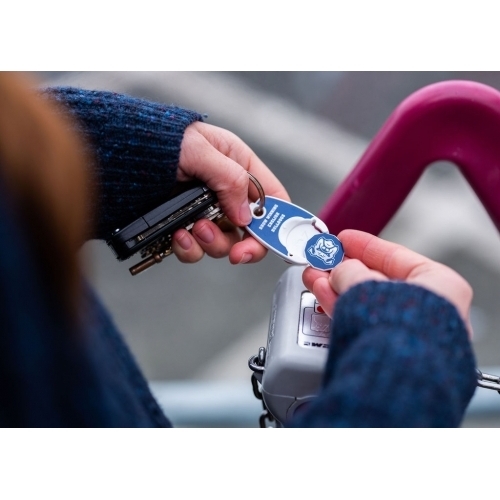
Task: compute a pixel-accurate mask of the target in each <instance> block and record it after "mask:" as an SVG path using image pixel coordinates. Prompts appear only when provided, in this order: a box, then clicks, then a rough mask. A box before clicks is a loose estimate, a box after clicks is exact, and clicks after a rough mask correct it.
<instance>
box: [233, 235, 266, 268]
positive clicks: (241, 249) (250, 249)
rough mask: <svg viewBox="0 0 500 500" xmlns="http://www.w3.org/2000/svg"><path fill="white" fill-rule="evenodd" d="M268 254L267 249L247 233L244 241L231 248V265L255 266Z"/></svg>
mask: <svg viewBox="0 0 500 500" xmlns="http://www.w3.org/2000/svg"><path fill="white" fill-rule="evenodd" d="M266 254H267V249H266V248H264V247H263V246H262V245H261V244H260V243H259V242H258V241H256V240H254V239H253V238H252V237H251V236H250V235H249V234H248V233H245V235H244V236H243V239H242V240H241V241H240V242H238V243H236V244H235V245H234V246H233V248H231V251H230V252H229V262H231V264H253V263H255V262H259V261H261V260H262V259H263V258H264V257H265V256H266Z"/></svg>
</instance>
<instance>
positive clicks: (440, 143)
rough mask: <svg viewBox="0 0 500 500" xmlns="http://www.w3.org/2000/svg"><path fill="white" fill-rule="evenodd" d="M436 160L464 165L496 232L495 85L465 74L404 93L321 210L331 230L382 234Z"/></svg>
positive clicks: (498, 132)
mask: <svg viewBox="0 0 500 500" xmlns="http://www.w3.org/2000/svg"><path fill="white" fill-rule="evenodd" d="M436 161H449V162H452V163H454V164H455V165H456V166H457V167H458V168H459V169H460V170H461V172H462V174H463V175H464V177H465V179H466V180H467V181H468V182H469V184H470V185H471V187H472V188H473V190H474V191H475V193H476V194H477V196H478V197H479V199H480V201H481V202H482V204H483V205H484V207H485V209H486V210H487V212H488V214H489V215H490V217H491V219H492V220H493V222H494V223H495V225H496V227H497V229H498V230H499V231H500V92H498V91H497V90H495V89H493V88H491V87H488V86H486V85H483V84H480V83H476V82H469V81H447V82H441V83H436V84H433V85H429V86H427V87H424V88H423V89H421V90H419V91H417V92H415V93H413V94H412V95H410V96H409V97H408V98H407V99H405V100H404V101H403V102H402V103H401V104H400V105H399V106H398V107H397V108H396V109H395V110H394V112H393V113H392V114H391V115H390V117H389V118H388V120H387V121H386V122H385V124H384V125H383V127H382V128H381V129H380V131H379V132H378V133H377V135H376V136H375V137H374V139H373V140H372V142H371V143H370V145H369V146H368V148H367V150H366V151H365V153H364V154H363V156H362V157H361V159H360V160H359V162H358V164H357V165H356V166H355V167H354V169H353V170H352V171H351V173H350V174H349V175H348V176H347V177H346V178H345V180H344V181H343V182H342V183H341V184H340V185H339V187H338V188H337V189H336V190H335V191H334V192H333V194H332V196H331V197H330V199H329V200H328V201H327V203H326V204H325V206H324V207H323V209H322V210H321V211H320V213H319V217H320V219H322V220H323V221H324V222H325V223H326V225H327V226H328V228H329V230H330V232H331V233H333V234H337V233H339V232H340V231H341V230H342V229H346V228H350V229H359V230H363V231H367V232H369V233H372V234H379V233H380V231H382V229H383V228H384V227H385V225H386V224H387V223H388V222H389V221H390V219H391V218H392V216H393V215H394V214H395V213H396V211H397V210H398V208H399V207H400V206H401V204H402V203H403V201H404V200H405V198H406V196H407V195H408V194H409V193H410V191H411V189H412V188H413V187H414V185H415V184H416V182H417V181H418V179H419V178H420V176H421V175H422V173H423V171H424V170H425V169H426V168H427V167H428V166H429V165H430V164H431V163H434V162H436Z"/></svg>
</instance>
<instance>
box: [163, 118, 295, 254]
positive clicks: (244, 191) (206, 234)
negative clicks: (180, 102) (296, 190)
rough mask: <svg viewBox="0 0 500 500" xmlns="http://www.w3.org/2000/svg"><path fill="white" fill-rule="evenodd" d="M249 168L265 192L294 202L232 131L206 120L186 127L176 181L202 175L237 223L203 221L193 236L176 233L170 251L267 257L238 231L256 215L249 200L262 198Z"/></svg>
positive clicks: (247, 236) (232, 221)
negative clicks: (223, 227)
mask: <svg viewBox="0 0 500 500" xmlns="http://www.w3.org/2000/svg"><path fill="white" fill-rule="evenodd" d="M247 172H250V173H252V174H253V175H254V176H255V177H256V178H257V180H258V181H259V182H260V183H261V185H262V187H263V188H264V192H265V194H266V195H269V196H275V197H277V198H281V199H284V200H290V197H289V196H288V193H287V192H286V190H285V188H284V187H283V185H282V184H281V183H280V182H279V181H278V179H277V178H276V177H275V176H274V174H273V173H272V172H271V171H270V170H269V169H268V168H267V167H266V165H264V163H263V162H262V161H261V160H260V159H259V158H258V157H257V156H256V154H255V153H254V152H253V151H252V150H251V149H250V148H249V147H248V146H247V145H246V144H245V143H244V142H243V141H242V140H241V139H240V138H239V137H237V136H236V135H234V134H233V133H232V132H229V131H228V130H225V129H222V128H219V127H216V126H214V125H209V124H207V123H203V122H195V123H192V124H191V125H190V126H189V127H187V129H186V131H185V133H184V137H183V140H182V143H181V154H180V160H179V168H178V171H177V180H178V181H180V182H183V181H189V180H192V179H198V180H201V181H203V182H204V183H205V184H207V186H208V187H209V188H210V189H212V190H213V191H215V192H216V193H217V197H218V199H219V204H220V207H221V209H222V211H223V212H224V213H225V214H226V216H227V217H228V219H229V220H230V221H231V223H232V224H234V226H235V227H233V228H232V229H226V230H224V231H223V230H221V228H219V227H218V226H217V225H216V224H215V223H213V222H211V221H208V220H206V219H205V220H199V221H197V222H196V223H195V224H194V226H193V228H192V230H191V233H192V234H190V233H189V231H186V230H185V229H180V230H178V231H176V232H175V233H174V235H173V239H172V249H173V251H174V253H175V255H176V256H177V258H178V259H179V260H180V261H181V262H197V261H199V260H200V259H201V258H202V257H203V255H204V254H205V253H207V255H209V256H211V257H214V258H220V257H225V256H229V261H230V262H231V263H232V264H243V263H247V262H258V261H259V260H261V259H262V258H264V256H265V255H266V252H267V249H266V248H264V247H263V246H262V245H261V244H260V243H259V242H257V240H255V239H253V238H252V237H250V236H249V235H248V233H245V234H244V235H242V234H241V230H240V229H238V227H242V226H246V225H247V224H249V223H250V221H251V219H252V214H251V213H250V207H249V201H248V200H249V198H250V199H252V200H256V199H257V198H258V193H257V190H256V189H255V187H254V186H253V184H252V183H251V182H250V179H249V176H248V173H247Z"/></svg>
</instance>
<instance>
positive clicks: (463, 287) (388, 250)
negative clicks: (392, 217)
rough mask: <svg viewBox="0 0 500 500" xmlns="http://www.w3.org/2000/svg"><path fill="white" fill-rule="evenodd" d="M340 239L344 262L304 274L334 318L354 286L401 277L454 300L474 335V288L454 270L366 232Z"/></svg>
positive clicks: (347, 233)
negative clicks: (344, 295) (342, 297)
mask: <svg viewBox="0 0 500 500" xmlns="http://www.w3.org/2000/svg"><path fill="white" fill-rule="evenodd" d="M338 238H339V240H340V241H341V242H342V245H343V247H344V251H345V256H346V257H345V259H344V261H343V262H342V263H341V264H339V265H338V266H337V267H335V268H334V269H332V270H331V271H330V272H329V273H326V272H323V271H318V270H316V269H313V268H311V267H308V268H306V269H305V271H304V274H303V276H302V279H303V281H304V285H305V286H306V287H307V288H308V290H310V291H311V292H312V293H313V294H314V295H315V296H316V298H317V300H318V302H319V303H320V304H321V306H322V307H323V309H324V310H325V311H328V312H329V316H330V317H331V315H332V314H333V310H334V307H335V302H336V300H337V298H338V297H339V295H341V294H342V293H344V292H346V291H347V290H348V289H349V288H351V287H352V286H354V285H357V284H359V283H362V282H363V281H368V280H377V281H387V280H398V281H405V282H406V283H412V284H415V285H420V286H422V287H424V288H427V289H428V290H430V291H432V292H434V293H436V294H438V295H440V296H441V297H443V298H445V299H447V300H448V301H449V302H451V303H452V304H453V305H454V306H455V307H456V308H457V310H458V312H459V314H460V316H461V317H462V319H463V320H464V322H465V324H466V326H467V328H468V330H469V335H470V336H471V337H472V327H471V325H470V319H469V313H470V306H471V302H472V296H473V292H472V288H471V286H470V285H469V283H468V282H467V281H466V280H465V279H464V278H463V277H462V276H460V275H459V274H458V273H457V272H455V271H454V270H453V269H450V268H449V267H447V266H445V265H443V264H440V263H438V262H435V261H433V260H431V259H428V258H427V257H424V256H422V255H420V254H418V253H416V252H413V251H412V250H409V249H408V248H405V247H403V246H401V245H398V244H396V243H390V242H388V241H384V240H382V239H380V238H378V237H376V236H373V235H371V234H368V233H364V232H362V231H355V230H345V231H342V232H341V233H340V234H339V235H338Z"/></svg>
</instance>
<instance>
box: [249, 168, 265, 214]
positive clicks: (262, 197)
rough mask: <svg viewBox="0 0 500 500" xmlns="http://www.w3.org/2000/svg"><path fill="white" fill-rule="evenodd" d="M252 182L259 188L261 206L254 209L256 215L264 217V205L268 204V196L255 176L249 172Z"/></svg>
mask: <svg viewBox="0 0 500 500" xmlns="http://www.w3.org/2000/svg"><path fill="white" fill-rule="evenodd" d="M247 173H248V176H249V177H250V180H251V181H252V182H253V184H254V186H255V187H256V188H257V191H258V192H259V206H258V207H255V208H254V211H253V213H254V215H257V216H259V215H262V214H263V213H264V205H265V204H266V195H265V194H264V189H263V187H262V185H261V183H260V182H259V181H258V180H257V179H256V177H255V176H253V175H252V174H251V173H250V172H247Z"/></svg>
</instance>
